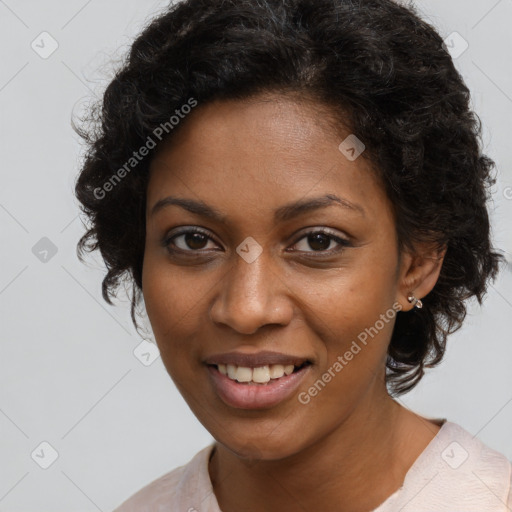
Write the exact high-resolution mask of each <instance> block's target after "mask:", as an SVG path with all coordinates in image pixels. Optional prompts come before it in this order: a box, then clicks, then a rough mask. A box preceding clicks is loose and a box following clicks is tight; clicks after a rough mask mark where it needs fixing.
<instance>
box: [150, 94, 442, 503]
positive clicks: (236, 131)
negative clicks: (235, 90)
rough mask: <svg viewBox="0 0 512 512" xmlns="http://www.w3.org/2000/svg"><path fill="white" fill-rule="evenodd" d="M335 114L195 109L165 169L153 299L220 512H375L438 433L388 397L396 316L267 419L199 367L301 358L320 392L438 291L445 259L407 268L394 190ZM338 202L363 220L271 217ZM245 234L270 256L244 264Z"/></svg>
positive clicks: (240, 105) (338, 214) (153, 315)
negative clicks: (202, 439) (187, 232)
mask: <svg viewBox="0 0 512 512" xmlns="http://www.w3.org/2000/svg"><path fill="white" fill-rule="evenodd" d="M329 114H330V112H329V111H328V110H326V107H324V106H322V105H320V104H314V103H312V102H305V101H300V100H299V99H298V98H297V97H291V96H289V95H288V96H283V95H272V94H266V95H260V96H257V97H254V98H251V100H246V101H216V102H213V103H207V104H205V105H199V106H198V107H197V108H196V109H195V110H194V111H193V112H192V113H191V114H189V115H188V117H187V118H186V120H185V121H183V122H182V124H181V125H180V126H179V130H178V131H176V133H175V134H173V135H174V137H173V138H172V139H171V140H170V141H169V142H167V143H166V144H165V145H164V146H161V147H160V148H159V149H158V151H157V153H156V154H155V156H154V158H153V161H152V163H151V168H150V180H149V185H148V189H147V212H146V245H145V255H144V265H143V295H144V301H145V305H146V310H147V314H148V317H149V320H150V322H151V325H152V328H153V331H154V334H155V339H156V342H157V344H158V347H159V349H160V354H161V357H162V360H163V362H164V365H165V367H166V369H167V371H168V373H169V375H170V376H171V378H172V379H173V381H174V382H175V384H176V386H177V387H178V389H179V391H180V392H181V394H182V395H183V397H184V399H185V400H186V401H187V403H188V405H189V406H190V408H191V410H192V411H193V413H194V414H195V415H196V416H197V418H198V419H199V421H200V422H201V423H202V424H203V425H204V426H205V428H206V429H207V430H208V431H209V432H210V433H211V434H212V436H213V437H214V438H215V439H216V441H217V443H216V448H215V450H214V453H213V456H212V458H211V460H210V463H209V474H210V478H211V480H212V483H213V489H214V492H215V495H216V497H217V501H218V502H219V506H220V508H221V510H222V511H223V512H235V511H237V512H238V511H240V510H244V511H248V512H260V511H261V512H262V511H268V510H281V511H288V510H289V511H292V510H293V511H296V510H308V511H309V510H326V511H330V510H343V511H351V512H359V511H367V510H370V509H372V508H375V507H377V506H378V505H379V504H381V503H382V502H383V501H384V500H385V499H386V498H387V497H389V496H390V495H391V494H392V493H393V492H395V491H396V490H397V489H398V488H399V487H400V486H401V485H402V483H403V479H404V477H405V474H406V472H407V471H408V469H409V468H410V467H411V465H412V464H413V462H414V461H415V460H416V458H417V457H418V456H419V455H420V453H421V452H422V451H423V450H424V449H425V448H426V446H427V445H428V443H429V442H430V441H431V440H432V439H433V438H434V436H435V435H436V434H437V432H438V431H439V428H440V427H439V425H437V424H435V423H434V422H433V421H429V420H427V419H425V418H422V417H420V416H418V415H416V414H414V413H413V412H411V411H409V410H408V409H406V408H405V407H403V406H402V405H400V404H399V403H398V402H397V401H395V400H393V399H392V398H391V397H390V396H389V395H388V393H387V391H386V386H385V380H384V375H385V373H384V372H385V361H386V351H387V347H388V344H389V341H390V339H391V333H392V329H393V323H394V319H393V320H392V321H390V322H389V323H386V324H385V326H384V328H383V329H381V330H380V331H379V333H378V334H377V335H375V336H374V337H373V338H369V340H370V341H369V342H368V344H367V345H366V346H364V348H363V349H362V350H361V351H360V352H359V353H358V354H357V356H355V357H354V358H353V359H352V360H351V361H350V362H349V363H348V364H347V365H346V366H345V367H344V368H343V370H342V371H341V372H340V373H339V374H337V375H336V377H335V378H333V379H332V380H331V381H330V382H329V383H328V384H327V385H326V386H325V388H324V389H323V390H322V391H321V392H320V393H318V395H317V396H315V397H313V398H312V399H311V401H310V402H309V403H308V404H305V405H304V404H301V403H300V402H299V401H298V399H297V395H296V394H293V395H292V397H291V398H289V399H287V400H286V401H284V402H281V403H280V404H278V405H277V406H274V407H271V408H267V409H257V410H247V409H237V408H233V407H230V406H228V405H226V404H225V403H224V402H223V401H222V400H221V399H220V398H219V397H218V396H217V394H216V393H215V391H214V388H213V387H212V385H211V383H210V380H209V375H208V370H207V367H206V366H205V365H204V364H203V363H202V361H203V359H204V358H205V357H207V356H210V355H213V354H215V353H219V352H228V351H232V350H239V351H245V352H251V353H252V352H257V351H260V350H274V351H279V352H284V353H289V354H296V355H300V356H305V357H308V358H309V359H311V360H312V361H313V364H312V366H311V367H310V368H309V370H308V374H307V375H306V378H305V379H304V381H303V382H302V384H301V386H300V389H299V392H300V391H307V390H308V388H309V387H310V386H312V385H313V383H314V382H315V381H317V380H318V379H319V378H321V376H322V374H324V373H325V372H326V371H327V370H328V368H329V367H331V366H332V365H333V363H334V362H335V361H336V359H337V357H338V356H340V355H343V354H344V353H345V352H346V351H347V350H348V349H349V347H350V346H351V343H352V341H353V340H356V339H357V336H358V334H359V333H361V332H362V331H364V329H365V328H367V327H370V326H373V325H374V324H375V322H376V321H377V320H378V319H379V318H380V315H381V314H384V313H385V312H386V311H388V310H390V309H392V306H393V304H394V303H398V304H400V306H401V308H402V310H404V311H407V310H410V309H411V308H412V307H413V306H412V305H411V304H409V302H408V301H407V296H408V295H409V293H411V292H413V293H414V295H415V296H416V297H418V298H422V297H424V296H425V295H427V294H428V293H429V292H430V291H431V290H432V288H433V287H434V285H435V283H436V280H437V278H438V276H439V271H440V268H441V265H442V260H443V256H444V252H442V253H437V252H435V251H433V249H432V248H429V247H425V246H421V247H419V246H417V247H416V250H415V253H414V254H412V253H403V254H401V255H399V253H398V250H397V238H396V230H395V219H394V217H393V213H392V209H391V205H390V202H389V200H388V198H387V196H386V194H385V192H384V189H383V187H382V185H381V184H380V183H379V182H378V181H377V180H376V179H375V178H374V175H373V174H372V172H371V168H370V164H369V163H368V161H367V160H366V159H365V158H363V157H359V158H357V159H356V160H355V161H349V160H348V159H347V158H345V156H344V155H343V154H342V153H341V152H340V151H339V149H338V146H339V144H340V142H341V141H342V140H343V139H344V138H345V137H346V136H347V135H348V134H349V132H344V134H343V130H342V129H341V128H340V130H335V129H333V126H332V123H330V122H328V121H327V120H328V119H329ZM326 194H336V195H337V196H339V197H342V198H344V199H346V200H348V201H350V202H351V203H355V204H357V205H359V206H360V207H361V208H362V209H363V210H364V214H361V213H359V212H358V211H356V210H352V209H349V208H343V207H341V206H339V205H337V206H336V205H331V206H328V207H325V208H321V209H317V210H314V211H309V212H306V213H303V214H302V215H299V216H297V217H294V218H292V219H289V220H287V221H284V222H282V221H280V222H277V223H276V222H275V221H274V217H273V212H274V210H276V209H277V208H279V207H282V206H283V205H285V204H287V203H290V202H294V201H297V200H300V199H305V198H307V199H310V198H313V197H319V196H325V195H326ZM170 195H172V196H175V197H179V198H188V199H194V200H201V201H203V202H204V203H206V204H208V205H210V206H211V207H214V208H215V209H217V210H219V211H220V212H221V213H222V214H223V215H225V216H226V219H225V221H224V222H217V221H215V220H212V219H209V218H207V217H204V216H202V215H198V214H195V213H191V212H189V211H187V210H185V209H183V208H181V207H180V206H177V205H171V206H167V207H165V208H162V209H160V210H159V211H157V212H156V213H155V214H153V215H152V214H151V210H152V207H153V206H154V205H155V203H156V202H157V201H159V200H160V199H162V198H165V197H167V196H170ZM185 226H188V227H190V226H193V227H200V228H202V229H203V230H206V232H207V238H204V239H200V240H199V243H198V242H195V245H194V242H193V241H192V243H190V244H189V245H187V243H186V240H187V239H186V237H184V236H181V237H180V236H178V237H177V238H175V239H174V241H173V242H174V244H176V245H174V247H175V248H181V249H182V252H180V253H171V252H169V250H168V248H166V247H165V246H164V244H163V243H162V240H163V239H165V238H167V239H169V238H170V237H171V236H172V235H173V234H175V233H176V232H177V231H178V229H177V228H180V227H181V228H183V227H185ZM318 229H328V230H329V231H330V232H331V233H332V234H333V235H334V236H339V237H340V238H343V239H346V240H348V241H350V246H347V247H343V246H340V245H339V244H338V243H337V242H336V241H335V240H332V239H331V242H330V243H329V240H330V239H329V238H327V239H326V240H324V245H323V246H321V248H320V249H318V244H317V245H315V243H314V241H313V242H312V243H308V237H307V236H306V234H307V233H309V232H312V231H313V232H314V231H318ZM249 236H250V237H252V238H254V239H255V240H256V241H257V242H258V244H260V246H261V247H262V249H263V252H262V253H261V255H260V256H259V257H258V258H257V259H256V260H255V261H254V262H252V263H250V264H249V263H247V262H246V261H245V260H243V259H242V258H241V257H240V256H239V255H238V253H237V252H236V248H237V247H238V246H239V245H240V244H241V243H242V241H244V240H245V239H246V238H247V237H249ZM208 237H211V238H208ZM168 247H173V243H172V242H169V246H168ZM197 253H199V255H197ZM315 256H317V257H316V258H315ZM376 482H378V485H376Z"/></svg>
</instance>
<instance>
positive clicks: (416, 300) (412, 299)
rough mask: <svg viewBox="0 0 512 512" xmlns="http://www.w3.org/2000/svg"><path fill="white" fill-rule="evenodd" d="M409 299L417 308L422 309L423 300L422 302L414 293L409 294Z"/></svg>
mask: <svg viewBox="0 0 512 512" xmlns="http://www.w3.org/2000/svg"><path fill="white" fill-rule="evenodd" d="M407 300H408V301H409V302H410V303H411V304H414V307H415V308H418V309H421V308H422V307H423V302H421V300H420V299H417V298H416V297H415V296H414V295H413V294H412V293H411V294H410V295H409V297H407Z"/></svg>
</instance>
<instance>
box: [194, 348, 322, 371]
mask: <svg viewBox="0 0 512 512" xmlns="http://www.w3.org/2000/svg"><path fill="white" fill-rule="evenodd" d="M306 361H307V362H309V363H311V362H312V361H311V359H310V358H308V357H306V356H297V355H290V354H283V353H282V352H271V351H268V350H264V351H261V352H255V353H254V354H250V353H247V352H225V353H223V354H214V355H212V356H209V357H207V358H206V359H205V360H204V361H203V362H204V363H205V364H208V365H209V364H217V365H218V364H234V365H236V366H245V367H246V368H258V367H260V366H265V365H269V366H270V365H272V364H282V365H283V366H287V365H290V364H293V365H294V366H300V365H302V364H303V363H304V362H306Z"/></svg>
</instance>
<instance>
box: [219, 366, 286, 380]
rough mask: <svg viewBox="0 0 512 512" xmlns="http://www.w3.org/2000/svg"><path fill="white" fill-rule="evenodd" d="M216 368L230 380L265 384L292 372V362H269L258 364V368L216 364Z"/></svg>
mask: <svg viewBox="0 0 512 512" xmlns="http://www.w3.org/2000/svg"><path fill="white" fill-rule="evenodd" d="M217 368H218V369H219V372H220V373H222V374H223V375H227V376H228V377H229V378H230V379H232V380H237V381H238V382H257V383H260V384H265V383H266V382H269V381H270V379H279V378H280V377H282V376H283V375H290V373H292V372H293V369H294V366H293V364H289V365H286V366H283V365H282V364H271V365H265V366H260V367H258V368H248V367H246V366H236V365H234V364H228V365H226V364H218V365H217Z"/></svg>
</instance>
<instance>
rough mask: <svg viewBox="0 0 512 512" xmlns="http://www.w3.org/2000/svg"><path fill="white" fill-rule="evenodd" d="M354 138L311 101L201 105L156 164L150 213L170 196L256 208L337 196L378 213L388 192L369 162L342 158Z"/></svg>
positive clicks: (264, 98)
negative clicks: (345, 144) (343, 148)
mask: <svg viewBox="0 0 512 512" xmlns="http://www.w3.org/2000/svg"><path fill="white" fill-rule="evenodd" d="M341 121H343V120H341ZM348 135H350V132H349V131H347V130H346V129H345V128H344V127H343V125H342V123H336V119H335V117H334V114H333V112H332V111H329V108H328V107H327V106H325V105H323V104H319V103H315V102H313V101H300V100H298V99H297V98H293V97H285V96H279V95H264V96H263V95H262V96H259V97H255V98H251V99H249V100H244V101H238V100H237V101H234V100H229V101H215V102H211V103H207V104H205V105H199V106H198V107H196V109H195V110H194V111H193V112H192V113H191V114H190V115H189V116H187V117H186V118H185V119H184V120H183V121H182V125H181V126H179V130H177V131H176V133H174V134H173V137H172V138H170V139H169V140H168V141H166V142H165V143H164V144H163V145H162V146H161V147H160V148H159V149H158V150H157V152H156V154H155V156H154V158H153V161H152V162H151V166H150V181H149V186H148V197H147V199H148V201H147V203H148V209H149V208H151V206H152V205H153V204H154V203H155V202H156V201H158V200H159V199H161V197H162V196H163V194H165V193H168V194H173V195H176V194H177V193H180V194H186V195H187V197H190V196H196V199H197V198H200V199H202V200H204V201H207V202H217V204H224V203H225V202H226V200H227V199H228V198H229V201H230V203H231V204H235V203H236V200H237V198H238V199H239V200H240V202H241V204H251V205H252V206H253V207H256V208H257V207H261V206H263V205H264V204H267V202H268V204H272V205H278V204H280V203H284V202H287V200H294V199H295V200H296V199H297V198H301V197H306V196H308V195H318V194H323V193H339V194H340V195H342V196H344V197H345V198H347V199H348V200H349V201H352V202H356V203H357V202H364V203H367V204H368V208H369V209H370V210H372V209H375V210H376V213H377V214H378V210H379V207H382V206H384V207H386V205H385V204H381V203H385V201H386V198H385V195H384V191H383V189H382V187H381V185H380V183H378V181H377V179H376V178H375V176H374V173H373V172H372V171H371V168H370V164H369V162H368V161H367V160H366V159H364V158H363V157H362V156H360V157H359V158H357V159H356V160H354V161H350V160H349V159H347V158H346V156H345V155H344V154H343V153H342V152H341V151H340V149H339V145H340V143H341V142H342V141H343V140H344V139H345V138H346V137H347V136H348ZM267 200H268V201H267ZM220 209H221V208H220ZM365 209H366V207H365Z"/></svg>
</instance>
